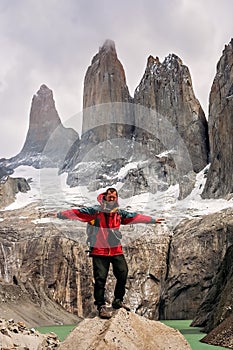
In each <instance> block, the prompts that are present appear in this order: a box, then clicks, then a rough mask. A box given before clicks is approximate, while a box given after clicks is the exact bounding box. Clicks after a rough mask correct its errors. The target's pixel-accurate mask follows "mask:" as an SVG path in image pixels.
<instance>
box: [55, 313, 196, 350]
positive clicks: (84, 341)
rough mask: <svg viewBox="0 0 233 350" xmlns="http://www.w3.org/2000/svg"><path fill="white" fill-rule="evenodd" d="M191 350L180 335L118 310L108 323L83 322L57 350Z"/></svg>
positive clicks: (157, 324)
mask: <svg viewBox="0 0 233 350" xmlns="http://www.w3.org/2000/svg"><path fill="white" fill-rule="evenodd" d="M87 333H88V337H87ZM68 349H69V350H78V349H80V350H87V349H93V350H94V349H95V350H116V349H118V350H123V349H130V350H136V349H137V350H144V349H147V350H154V349H156V350H167V349H171V350H172V349H174V350H176V349H179V350H191V348H190V346H189V345H188V343H187V341H186V340H185V338H184V337H183V336H182V334H181V333H180V332H178V331H177V330H174V329H172V328H170V327H168V326H165V325H164V324H162V323H160V322H155V321H150V320H148V319H146V318H144V317H140V316H138V315H135V314H134V313H132V312H129V313H127V311H125V310H123V309H121V310H119V311H117V312H116V314H115V315H114V317H112V318H111V319H110V320H101V319H99V318H94V319H86V320H84V321H82V322H81V323H80V324H79V326H78V327H77V328H75V329H74V330H73V331H72V332H71V333H70V334H69V335H68V337H67V338H66V339H65V341H64V342H63V343H61V344H60V346H59V350H68Z"/></svg>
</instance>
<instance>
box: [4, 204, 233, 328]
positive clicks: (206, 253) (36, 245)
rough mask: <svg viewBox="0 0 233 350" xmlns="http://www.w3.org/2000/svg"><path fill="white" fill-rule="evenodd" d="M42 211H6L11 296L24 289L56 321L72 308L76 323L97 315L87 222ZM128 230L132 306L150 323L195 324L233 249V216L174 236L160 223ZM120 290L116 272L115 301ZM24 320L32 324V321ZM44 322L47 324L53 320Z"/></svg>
mask: <svg viewBox="0 0 233 350" xmlns="http://www.w3.org/2000/svg"><path fill="white" fill-rule="evenodd" d="M39 207H40V206H38V203H37V204H35V206H34V208H32V207H25V208H24V209H18V210H15V211H14V214H12V211H4V212H1V222H0V279H1V286H3V285H4V288H5V290H6V293H5V295H9V294H11V293H10V292H9V291H10V290H11V288H13V289H14V288H16V289H17V290H16V292H15V294H14V295H16V296H17V295H20V294H21V293H22V291H24V292H23V295H26V296H27V298H26V299H28V300H29V301H30V302H31V304H32V303H34V304H36V305H37V306H38V307H40V309H41V310H42V311H41V312H42V313H43V312H45V313H47V317H48V314H49V315H50V317H49V322H52V320H53V322H54V323H59V322H61V321H62V322H66V321H67V322H69V317H68V316H67V314H66V313H65V310H66V312H67V311H68V312H70V313H72V314H73V315H72V314H70V315H72V316H73V317H74V316H75V317H77V316H79V317H88V315H89V316H90V315H95V314H96V308H95V306H94V303H93V301H94V300H93V278H92V260H91V259H90V258H89V257H88V256H87V253H86V252H85V250H86V243H85V241H86V226H85V224H84V223H81V222H76V221H70V220H59V219H55V220H54V221H52V222H50V220H51V219H48V218H43V212H40V211H39V212H38V210H39V209H38V208H39ZM121 231H122V234H123V237H124V239H123V242H122V243H123V246H124V251H125V256H126V259H127V262H128V265H129V278H128V281H127V293H126V296H125V301H126V302H127V303H128V304H130V306H131V309H132V311H134V312H136V313H137V314H139V315H143V316H146V317H147V318H150V319H171V318H175V319H193V317H194V316H195V314H196V311H197V309H198V307H199V305H200V303H201V301H202V300H203V298H204V297H205V296H206V294H207V293H208V291H209V289H210V288H211V286H212V281H213V277H214V276H215V274H216V272H217V269H218V267H219V266H220V264H221V262H222V260H223V258H224V255H225V252H226V250H227V247H228V246H230V245H232V244H233V239H232V232H233V223H232V210H230V209H229V210H225V211H223V212H220V213H218V214H214V215H209V216H206V217H203V218H197V219H193V220H190V221H185V222H183V223H181V224H180V225H179V227H177V229H176V231H175V232H174V235H173V236H172V233H171V232H170V231H169V230H168V229H167V228H166V227H162V226H159V225H156V226H154V225H147V226H145V225H134V226H133V227H130V226H124V227H122V230H121ZM114 285H115V278H114V277H113V274H112V273H111V274H110V275H109V278H108V282H107V286H106V299H107V302H108V303H111V301H112V299H113V291H114ZM2 288H3V287H2ZM7 288H9V291H8V292H7V290H8V289H7ZM17 300H18V299H17ZM17 300H16V301H15V300H14V299H12V300H11V299H8V298H7V297H5V296H2V298H0V302H1V310H4V312H6V314H7V315H8V317H9V318H11V317H12V318H14V317H15V312H16V311H17V310H18V311H17V313H18V312H20V308H19V309H18V307H20V306H21V305H25V303H26V301H25V300H24V301H22V300H21V299H20V300H21V301H20V303H19V302H18V301H17ZM15 302H16V304H15ZM55 305H57V307H55ZM33 310H34V309H33ZM62 310H63V311H62ZM34 311H35V310H34ZM34 311H33V313H31V314H36V315H38V310H37V311H36V312H35V313H34ZM59 314H60V315H62V316H60V317H59ZM43 315H44V314H43ZM24 317H25V321H27V318H29V316H28V315H24ZM37 317H39V316H37ZM35 318H36V317H35ZM39 320H40V321H41V322H42V321H43V322H44V320H45V317H44V316H43V318H41V317H39ZM65 320H66V321H65ZM29 321H30V323H33V322H39V321H38V320H37V319H35V320H32V319H30V318H29ZM46 323H47V324H48V318H47V322H46ZM71 323H72V322H71Z"/></svg>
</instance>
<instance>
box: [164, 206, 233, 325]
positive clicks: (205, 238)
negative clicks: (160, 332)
mask: <svg viewBox="0 0 233 350" xmlns="http://www.w3.org/2000/svg"><path fill="white" fill-rule="evenodd" d="M232 213H233V210H232V209H227V210H223V211H221V212H218V213H215V214H211V215H206V216H203V217H201V218H195V219H192V220H184V221H183V222H181V223H180V224H179V225H178V226H177V228H176V229H175V231H174V236H173V238H172V242H171V246H170V254H169V262H168V267H167V269H168V270H167V278H166V280H165V288H164V291H163V294H162V300H161V306H160V319H173V318H177V319H193V317H194V316H195V314H196V310H197V309H198V307H199V305H200V304H201V302H202V300H203V298H204V297H205V296H206V294H207V293H208V291H209V289H210V287H212V288H213V290H214V291H215V292H216V294H215V295H213V292H212V293H211V296H212V302H213V303H214V300H215V299H214V298H215V297H216V295H217V294H218V293H219V292H220V290H219V289H218V291H217V290H216V289H215V284H214V282H213V278H214V276H215V275H216V273H217V271H218V268H219V266H220V265H221V263H222V261H223V259H224V256H225V253H226V251H227V248H228V247H230V246H231V245H232V244H233V235H232V232H233V220H232ZM228 280H229V276H228V277H226V279H225V282H226V283H227V281H228ZM228 291H229V290H228ZM224 295H226V294H224ZM205 311H206V310H205ZM209 311H210V310H208V313H205V316H204V315H203V314H202V317H205V318H209V317H210V315H209ZM196 325H197V324H196Z"/></svg>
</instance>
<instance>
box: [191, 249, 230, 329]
mask: <svg viewBox="0 0 233 350" xmlns="http://www.w3.org/2000/svg"><path fill="white" fill-rule="evenodd" d="M232 290H233V245H231V246H230V247H229V248H228V249H227V251H226V255H225V257H224V260H223V262H222V264H221V265H220V266H219V269H218V271H217V274H216V276H215V278H214V280H213V283H212V287H211V288H210V290H209V292H208V294H207V296H206V297H205V299H204V300H203V301H202V303H201V305H200V307H199V308H198V310H197V313H196V316H195V318H194V320H193V322H192V325H193V326H199V327H204V331H205V332H206V333H209V332H210V331H212V330H213V329H215V328H216V327H217V326H218V325H219V324H221V322H223V321H224V320H225V319H227V318H228V317H229V316H230V315H232V314H233V294H232ZM216 333H217V330H215V334H216Z"/></svg>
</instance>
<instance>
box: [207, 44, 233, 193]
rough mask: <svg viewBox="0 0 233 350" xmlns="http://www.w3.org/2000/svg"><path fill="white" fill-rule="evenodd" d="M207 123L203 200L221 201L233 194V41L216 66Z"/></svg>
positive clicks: (226, 47)
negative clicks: (207, 159) (207, 156)
mask: <svg viewBox="0 0 233 350" xmlns="http://www.w3.org/2000/svg"><path fill="white" fill-rule="evenodd" d="M208 124H209V139H210V160H211V166H210V170H209V173H208V177H207V181H206V185H205V188H204V191H203V198H219V197H223V196H226V195H227V194H232V192H233V157H232V154H233V140H232V133H233V39H231V42H230V43H229V44H228V45H226V46H225V49H224V51H223V53H222V57H221V58H220V60H219V62H218V64H217V72H216V75H215V78H214V81H213V85H212V87H211V92H210V98H209V119H208Z"/></svg>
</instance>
